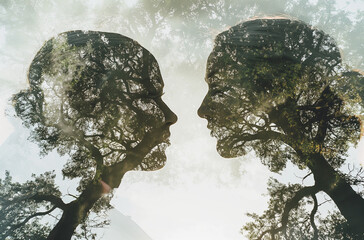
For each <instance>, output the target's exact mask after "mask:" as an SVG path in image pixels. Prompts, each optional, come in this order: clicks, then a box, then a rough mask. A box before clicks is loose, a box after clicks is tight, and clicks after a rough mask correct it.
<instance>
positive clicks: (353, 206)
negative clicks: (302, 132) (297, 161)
mask: <svg viewBox="0 0 364 240" xmlns="http://www.w3.org/2000/svg"><path fill="white" fill-rule="evenodd" d="M308 167H309V168H310V170H311V171H312V173H313V175H314V179H315V184H316V186H318V187H319V189H321V190H322V191H324V192H325V193H326V194H328V195H329V196H330V198H331V199H332V200H333V201H334V202H335V204H336V206H337V207H338V208H339V210H340V212H341V214H342V215H343V216H344V217H345V219H346V220H347V222H348V224H349V227H350V229H349V230H350V231H352V232H354V233H359V234H363V233H364V199H363V198H362V197H361V196H360V195H359V194H358V193H356V192H355V191H354V189H353V188H352V187H351V186H350V184H349V183H348V182H347V181H346V180H345V179H344V178H343V177H342V176H341V175H340V174H339V173H338V172H336V171H335V169H334V168H333V167H332V166H331V165H330V164H329V163H328V162H327V161H326V159H325V158H324V157H323V156H322V155H320V154H314V155H313V156H311V160H310V162H309V166H308Z"/></svg>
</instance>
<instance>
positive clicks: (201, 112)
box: [197, 96, 210, 118]
mask: <svg viewBox="0 0 364 240" xmlns="http://www.w3.org/2000/svg"><path fill="white" fill-rule="evenodd" d="M206 98H207V96H206V97H205V98H204V100H203V101H202V103H201V106H200V107H199V108H198V110H197V114H198V116H199V117H200V118H207V117H208V116H209V114H210V112H209V107H208V104H207V103H206V102H207V99H206Z"/></svg>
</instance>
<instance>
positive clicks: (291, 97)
mask: <svg viewBox="0 0 364 240" xmlns="http://www.w3.org/2000/svg"><path fill="white" fill-rule="evenodd" d="M206 81H207V83H208V84H209V86H210V91H209V94H210V95H208V96H210V97H211V98H208V99H210V101H207V100H206V101H205V102H204V103H203V105H202V106H201V108H206V109H210V110H209V111H210V112H211V113H210V114H207V115H208V117H207V118H210V119H212V121H209V122H210V128H211V129H212V133H213V134H214V135H215V136H216V137H217V138H218V140H219V141H218V145H217V148H218V151H219V152H220V154H221V155H223V156H225V157H234V156H239V155H242V154H245V153H246V152H247V151H249V150H250V149H251V148H253V149H255V150H256V151H257V152H258V153H259V155H260V156H261V157H262V159H265V160H263V161H264V163H266V164H267V165H268V166H270V167H271V169H272V170H274V171H278V170H280V169H282V168H283V167H284V166H285V163H286V160H287V159H290V160H292V161H294V162H295V163H297V164H298V165H299V166H301V167H305V162H304V161H302V158H301V160H299V161H298V159H297V151H293V148H295V146H296V145H299V146H301V151H302V153H307V152H312V151H318V152H321V153H323V154H324V155H325V156H326V157H327V158H328V159H329V161H330V162H331V163H333V164H334V166H338V165H340V164H341V163H342V162H343V160H344V158H343V157H344V155H345V152H346V151H347V149H348V144H349V142H354V143H356V142H357V141H358V140H359V134H360V120H359V118H357V117H354V114H360V113H361V112H362V106H363V105H362V103H363V101H362V97H364V96H363V90H362V89H363V87H362V84H361V83H363V77H362V75H361V74H360V73H357V72H354V71H349V70H347V68H346V67H345V66H344V65H343V64H342V61H341V56H340V51H339V49H338V47H337V45H336V43H335V41H334V40H333V39H332V38H331V37H330V36H328V35H327V34H325V33H324V32H322V31H320V30H317V29H315V28H312V27H310V26H309V25H307V24H305V23H303V22H300V21H296V20H291V19H279V18H278V19H255V20H250V21H247V22H244V23H241V24H238V25H236V26H234V27H231V28H230V29H229V30H227V31H225V32H222V33H221V34H219V35H218V36H217V37H216V39H215V47H214V49H213V51H212V53H211V54H210V56H209V58H208V63H207V73H206ZM352 86H356V87H357V88H356V89H352ZM205 99H206V98H205ZM323 120H325V121H326V123H327V124H328V127H327V129H326V130H325V131H327V132H325V133H319V132H318V131H317V129H318V124H319V123H320V122H321V121H323ZM293 129H295V130H293ZM277 133H279V134H282V135H279V136H280V137H278V135H277ZM263 135H264V136H263ZM297 136H298V137H297ZM299 136H304V137H302V139H300V137H299ZM282 137H284V138H285V139H282ZM288 138H289V139H288ZM303 138H304V139H306V140H307V139H309V141H306V140H303ZM321 138H322V139H321ZM282 142H285V144H282ZM315 149H316V150H315Z"/></svg>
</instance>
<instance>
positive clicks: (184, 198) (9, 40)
mask: <svg viewBox="0 0 364 240" xmlns="http://www.w3.org/2000/svg"><path fill="white" fill-rule="evenodd" d="M141 2H142V1H138V0H135V1H126V0H125V1H118V0H110V1H82V0H77V1H71V0H64V1H63V0H59V1H58V0H51V1H47V2H46V1H44V2H43V1H42V2H41V1H35V0H34V1H33V0H29V1H28V0H27V1H26V0H23V1H21V0H19V1H8V0H1V1H0V72H1V76H0V154H1V158H2V160H1V162H0V170H1V172H0V177H2V176H4V172H5V170H9V171H10V172H11V174H12V175H13V177H14V179H15V180H16V181H20V182H23V181H26V180H27V179H29V178H30V175H31V173H42V172H44V171H48V170H55V172H56V174H57V179H56V180H57V183H58V184H59V185H60V187H61V189H62V190H63V191H65V192H67V191H69V192H72V191H74V182H72V181H67V180H64V179H63V178H62V176H61V171H60V170H61V168H62V166H63V164H64V163H65V161H66V158H65V157H60V156H59V155H58V154H57V153H56V152H51V153H50V154H48V155H47V156H45V157H43V158H41V157H39V149H38V147H37V145H36V144H34V143H31V142H29V140H28V139H27V137H28V136H29V131H28V130H27V129H26V128H24V127H23V126H22V124H21V121H20V120H19V119H17V118H16V117H14V116H13V115H14V112H13V110H12V106H11V102H10V101H9V99H10V98H11V96H12V94H15V93H17V92H19V91H20V90H21V89H25V88H26V87H27V79H26V74H27V70H28V67H29V64H30V62H31V61H32V58H33V57H34V55H35V54H36V52H37V51H38V50H39V49H40V47H41V46H42V45H43V43H44V42H45V41H46V40H48V39H50V38H51V37H53V36H55V35H56V34H58V33H61V32H64V31H69V30H75V29H82V30H97V31H109V32H116V33H120V34H124V35H126V36H129V37H131V38H133V39H135V40H136V41H138V42H139V43H140V44H141V45H143V46H144V47H146V48H147V49H148V50H149V51H150V52H151V53H152V54H153V55H154V56H155V57H156V59H157V61H158V63H159V65H160V69H161V72H162V76H163V79H164V82H165V89H164V92H165V95H164V96H163V100H164V101H165V102H166V103H167V105H168V106H169V107H170V108H171V109H172V111H174V112H175V113H176V114H177V116H178V118H179V120H178V122H177V123H176V124H175V125H173V126H172V127H171V146H170V147H169V148H168V149H167V164H166V166H165V167H164V168H163V169H161V170H158V171H154V172H129V173H127V174H126V175H125V177H124V179H123V181H122V183H121V185H120V187H119V188H118V189H117V190H116V191H115V196H114V198H113V200H112V205H113V206H114V207H115V211H114V212H113V213H111V218H112V219H113V221H112V223H111V226H110V228H108V230H106V233H105V236H106V237H107V238H108V239H115V237H116V236H118V237H120V232H122V231H123V226H124V225H123V224H125V225H126V226H134V227H135V228H136V229H138V230H135V232H134V233H135V234H137V233H138V234H142V233H140V231H142V232H143V233H144V234H145V235H143V237H142V236H141V235H140V239H137V238H134V239H137V240H142V239H144V238H145V239H148V238H150V239H153V240H167V239H168V240H170V239H174V240H180V239H181V240H182V239H189V240H197V239H198V240H201V239H202V240H203V239H209V240H217V239H219V240H220V239H226V240H230V239H231V240H233V239H234V240H235V239H245V238H244V236H243V235H242V234H241V233H240V229H241V227H242V225H243V224H244V223H245V222H247V221H248V220H249V219H248V218H247V217H246V216H245V213H247V212H256V213H262V212H263V211H264V209H265V208H266V206H267V203H266V202H267V199H268V198H267V196H266V195H264V194H265V193H266V183H267V180H268V178H269V177H270V176H272V173H270V172H269V171H268V169H267V168H266V167H265V166H263V165H262V164H261V163H260V160H259V159H257V158H256V157H255V156H254V153H249V154H248V155H246V156H243V157H239V158H236V159H224V158H222V157H220V156H219V155H218V154H217V152H216V149H215V145H216V140H215V139H213V138H212V137H211V136H210V133H209V130H208V129H207V128H206V125H207V122H206V120H204V119H200V118H199V117H198V116H197V109H198V107H199V105H200V103H201V102H202V99H203V97H204V95H205V94H206V92H207V84H206V83H205V82H204V74H205V66H206V59H207V56H208V54H209V52H210V51H211V50H212V47H213V39H214V37H215V36H216V35H217V34H218V33H219V32H221V31H224V30H226V29H228V27H230V26H232V25H235V24H237V23H238V22H241V21H244V20H246V19H249V18H251V17H254V16H272V15H273V16H275V15H284V16H291V17H294V18H298V19H301V20H304V21H306V22H308V23H310V24H312V25H314V26H315V27H318V28H320V29H322V30H324V31H325V32H327V33H329V34H331V35H332V36H333V37H334V38H335V39H337V42H338V43H339V45H340V47H341V50H342V54H343V56H344V60H345V61H346V62H347V63H348V64H349V65H350V66H352V67H353V68H355V69H359V70H362V71H363V70H364V65H363V64H364V61H363V56H364V46H363V44H362V39H363V35H360V34H363V32H364V31H362V30H363V25H364V24H359V23H360V22H359V21H360V19H359V18H357V15H355V14H356V12H357V11H358V10H362V11H363V10H364V3H363V2H362V1H359V0H358V1H355V0H351V1H346V0H345V1H336V2H335V1H322V2H321V1H311V2H310V4H311V5H310V6H311V7H312V9H311V11H307V9H305V8H304V7H302V6H303V4H304V2H306V1H286V0H277V1H265V0H262V1H258V2H256V1H250V0H244V1H234V0H233V1H231V2H232V5H234V4H235V5H234V6H239V7H235V8H230V9H227V10H226V9H225V10H224V9H221V11H220V12H219V11H213V8H212V10H209V9H202V10H201V9H196V8H195V7H194V6H195V5H194V2H196V5H198V4H197V1H193V0H189V1H160V2H158V1H150V2H155V3H156V4H155V5H150V4H149V5H148V4H145V5H141ZM146 2H147V1H146ZM323 2H324V3H323ZM238 3H240V4H238ZM168 4H169V5H168ZM300 4H301V5H300ZM325 4H326V5H325ZM328 6H330V7H328ZM166 9H167V10H168V9H169V10H170V9H172V11H167V10H166ZM186 9H187V10H186ZM330 9H331V10H330ZM159 10H160V11H159ZM229 11H230V12H231V14H230V12H229ZM156 12H157V13H156ZM152 13H153V14H154V15H153V16H154V18H150V16H151V15H152ZM152 19H154V21H155V22H156V23H154V25H153V21H152ZM361 21H362V23H363V18H361ZM362 156H364V143H363V142H361V143H360V144H359V146H358V148H357V149H352V150H351V151H350V161H351V162H353V163H355V164H359V163H361V162H362V163H363V158H362ZM293 172H294V174H293ZM305 174H306V172H304V171H299V170H298V169H295V168H294V167H293V166H289V167H288V169H287V170H286V171H285V172H284V173H283V174H282V175H278V176H276V175H275V177H277V178H279V179H281V180H282V181H286V182H297V181H298V182H299V181H300V179H299V178H297V177H296V176H300V177H303V176H304V175H305ZM306 181H307V184H309V182H310V179H307V180H306ZM126 216H129V217H126ZM125 219H126V220H125ZM128 219H129V220H130V221H129V220H128ZM134 224H136V225H134ZM121 225H123V226H121ZM137 226H139V227H137ZM124 228H126V227H125V226H124ZM146 236H149V237H146Z"/></svg>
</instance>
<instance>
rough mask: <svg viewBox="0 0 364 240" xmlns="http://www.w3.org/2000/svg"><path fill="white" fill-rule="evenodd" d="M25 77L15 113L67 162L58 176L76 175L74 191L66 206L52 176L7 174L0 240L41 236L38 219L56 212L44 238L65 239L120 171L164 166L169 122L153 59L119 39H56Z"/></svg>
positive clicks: (102, 200) (89, 35) (87, 34)
mask: <svg viewBox="0 0 364 240" xmlns="http://www.w3.org/2000/svg"><path fill="white" fill-rule="evenodd" d="M28 78H29V83H30V88H29V89H27V90H24V91H21V92H19V93H18V94H16V95H15V96H14V97H13V101H14V107H15V111H16V114H17V116H18V117H20V118H21V119H22V120H23V122H24V124H25V126H26V127H28V128H30V130H31V139H32V140H33V141H34V142H36V143H38V144H39V147H40V149H41V151H42V154H47V153H48V152H49V151H51V150H53V149H56V150H57V151H58V153H59V154H61V155H67V156H69V160H68V162H67V163H66V164H65V166H64V168H63V170H62V173H63V176H64V177H67V178H70V179H74V178H80V184H79V186H78V188H77V191H78V192H79V195H78V196H75V199H74V200H73V201H71V202H69V203H65V202H64V201H63V200H62V198H61V194H60V192H59V190H58V188H57V187H56V186H55V185H54V181H53V179H54V175H52V174H51V173H45V174H44V175H41V176H39V177H35V176H34V180H33V181H29V182H26V183H25V184H18V183H12V182H11V178H10V176H9V175H8V174H7V177H6V179H5V181H4V183H3V184H2V185H1V192H2V193H3V196H2V199H1V202H0V203H1V205H0V210H1V211H2V212H3V213H4V214H3V215H2V217H1V229H5V233H4V234H5V235H6V236H8V239H15V238H16V239H17V238H18V236H19V234H20V233H21V232H22V234H23V235H27V234H28V232H27V231H31V232H33V231H35V230H37V229H39V230H42V231H47V230H48V229H49V227H50V226H48V225H45V226H41V225H39V224H38V223H39V222H38V220H37V218H38V217H39V216H44V215H50V214H51V213H52V212H53V211H54V210H56V209H57V210H59V211H61V212H62V215H61V218H60V219H57V220H58V222H57V224H56V225H55V226H54V227H53V228H52V230H51V231H50V233H49V235H48V237H47V239H70V238H71V236H72V235H73V233H74V231H75V229H76V227H77V226H79V225H80V224H83V223H85V221H86V220H87V217H88V216H89V214H90V211H92V212H95V213H98V212H100V211H101V210H102V209H105V208H106V209H107V208H109V207H110V206H109V204H108V201H109V200H110V196H109V197H103V195H104V194H105V193H108V192H110V191H111V190H112V189H113V188H116V187H118V186H119V184H120V182H121V179H122V177H123V176H124V174H125V173H126V172H127V171H130V170H135V169H139V170H145V171H149V170H157V169H160V168H161V167H163V166H164V164H165V161H166V156H165V153H164V151H165V149H166V147H167V146H168V144H169V140H168V137H169V126H170V125H171V124H173V123H175V122H176V120H177V118H176V115H175V114H174V113H173V112H171V110H170V109H169V108H168V107H167V106H166V105H165V103H164V102H163V101H162V99H161V96H162V94H163V80H162V77H161V74H160V71H159V67H158V63H157V61H156V60H155V58H154V57H153V56H152V55H151V54H150V53H149V52H148V51H147V50H146V49H145V48H143V47H142V46H140V45H139V44H138V43H137V42H135V41H133V40H132V39H130V38H127V37H124V36H122V35H119V34H114V33H104V32H92V31H72V32H66V33H62V34H60V35H58V36H57V37H56V38H52V39H51V40H49V41H47V42H46V43H45V45H44V46H43V47H42V48H41V49H40V51H39V52H38V53H37V55H36V56H35V58H34V60H33V62H32V64H31V66H30V69H29V75H28ZM43 182H44V184H43V185H42V184H41V183H43ZM29 186H34V187H32V188H30V187H29ZM7 192H9V193H8V194H7ZM107 196H108V195H107ZM42 209H45V210H46V211H42ZM30 220H32V221H30ZM32 224H33V225H37V227H35V228H32V227H31V226H32ZM27 229H28V230H27ZM85 232H87V231H85ZM34 234H35V233H34ZM47 234H48V233H47ZM47 234H46V235H47ZM41 235H42V236H43V237H44V236H45V233H44V232H43V233H42V234H41ZM6 236H5V237H6Z"/></svg>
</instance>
